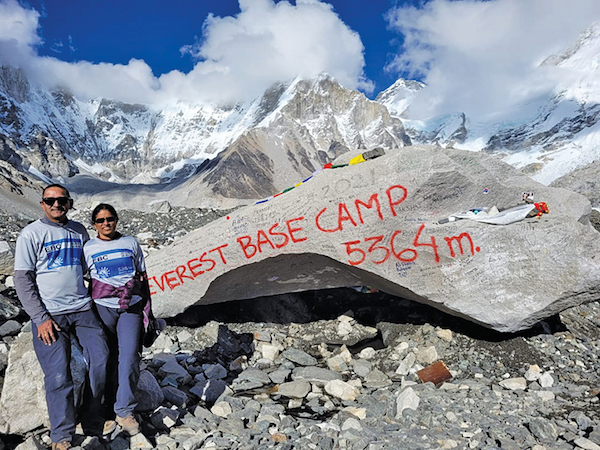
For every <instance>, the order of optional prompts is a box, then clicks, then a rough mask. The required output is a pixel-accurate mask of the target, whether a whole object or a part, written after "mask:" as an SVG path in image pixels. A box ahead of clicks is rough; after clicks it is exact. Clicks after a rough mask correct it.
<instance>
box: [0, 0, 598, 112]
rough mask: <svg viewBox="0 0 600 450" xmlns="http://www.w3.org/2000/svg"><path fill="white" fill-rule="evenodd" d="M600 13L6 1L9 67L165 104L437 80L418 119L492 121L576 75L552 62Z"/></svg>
mask: <svg viewBox="0 0 600 450" xmlns="http://www.w3.org/2000/svg"><path fill="white" fill-rule="evenodd" d="M598 23H600V0H572V1H568V0H362V1H359V0H329V1H326V0H277V1H275V0H218V1H206V0H170V1H167V0H163V1H159V0H119V1H117V0H102V1H97V0H96V1H92V0H87V1H86V0H79V1H71V0H27V2H26V0H0V65H7V66H12V67H17V68H20V69H21V70H23V71H24V73H25V74H26V75H27V77H28V79H30V80H31V81H32V82H38V83H41V84H42V85H44V86H46V87H48V88H55V87H61V88H64V89H67V90H69V91H70V92H72V93H73V94H74V95H75V96H76V97H77V98H78V99H80V100H82V101H87V100H90V99H95V98H100V97H102V98H109V99H113V100H119V101H123V102H129V103H143V104H147V105H156V106H157V107H163V106H164V105H168V104H173V103H176V102H187V103H194V102H202V103H206V102H208V103H214V104H218V105H231V104H233V103H235V102H239V101H246V100H250V99H252V98H256V96H259V95H261V94H262V93H263V92H264V90H265V89H267V88H268V87H270V86H272V85H273V84H274V83H276V82H289V81H291V80H293V79H294V78H296V77H304V78H309V77H314V76H317V75H318V74H320V73H323V72H326V73H329V74H330V75H332V76H333V77H335V78H336V80H337V81H338V82H339V83H340V84H342V85H343V86H344V87H346V88H350V89H357V90H360V91H362V92H364V93H365V94H366V95H368V96H369V97H371V98H373V97H374V96H375V95H376V94H377V93H378V92H379V91H380V90H382V89H385V88H387V87H388V86H390V85H391V84H392V83H393V82H394V81H395V80H396V79H397V78H398V77H400V76H403V77H405V78H409V79H419V80H421V81H423V82H424V83H425V84H426V85H427V87H426V88H425V89H423V90H422V91H419V94H418V95H417V96H415V98H414V99H413V100H412V101H411V108H410V118H412V119H427V118H430V117H433V116H438V115H441V114H448V113H456V112H464V113H466V114H467V115H468V116H472V117H479V116H481V117H483V116H486V115H487V116H490V115H493V114H494V113H495V112H496V111H499V110H502V109H506V108H507V107H512V108H513V109H515V110H517V109H518V108H520V105H523V104H526V103H527V102H529V103H530V104H533V103H535V100H536V99H540V98H547V96H548V94H549V93H550V92H556V91H559V90H560V88H561V86H562V85H563V84H564V85H567V84H569V83H573V82H576V81H577V79H578V77H581V76H582V74H580V73H578V71H577V70H575V69H573V68H564V67H560V66H557V67H555V68H553V69H552V70H551V69H550V68H549V66H548V65H544V64H542V63H543V62H544V61H545V60H546V59H547V58H548V57H549V56H551V55H554V54H557V53H561V52H565V51H566V50H568V49H569V48H571V47H572V46H574V45H576V43H577V41H578V39H579V38H580V36H581V33H582V32H584V31H585V30H586V29H588V28H589V27H591V26H593V25H594V24H598ZM598 30H600V28H598ZM598 32H600V31H598ZM599 59H600V58H599ZM598 63H599V64H600V61H598Z"/></svg>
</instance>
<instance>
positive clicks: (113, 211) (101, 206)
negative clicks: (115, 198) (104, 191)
mask: <svg viewBox="0 0 600 450" xmlns="http://www.w3.org/2000/svg"><path fill="white" fill-rule="evenodd" d="M103 210H106V211H108V212H109V213H111V214H112V215H113V216H114V217H115V219H117V220H119V215H118V214H117V210H116V209H115V208H113V206H112V205H109V204H108V203H100V204H99V205H98V206H96V207H95V208H94V210H93V211H92V223H94V220H96V217H97V216H98V213H99V212H100V211H103Z"/></svg>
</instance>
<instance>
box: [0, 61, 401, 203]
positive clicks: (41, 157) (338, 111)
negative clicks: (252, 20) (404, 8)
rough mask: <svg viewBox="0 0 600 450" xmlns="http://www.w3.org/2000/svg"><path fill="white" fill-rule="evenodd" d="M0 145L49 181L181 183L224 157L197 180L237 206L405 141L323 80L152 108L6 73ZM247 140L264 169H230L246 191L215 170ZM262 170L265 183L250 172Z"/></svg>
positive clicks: (360, 101)
mask: <svg viewBox="0 0 600 450" xmlns="http://www.w3.org/2000/svg"><path fill="white" fill-rule="evenodd" d="M0 139H1V140H2V141H4V143H5V148H8V149H11V151H10V158H11V159H12V160H13V161H14V162H15V163H16V164H17V165H18V166H20V167H21V168H24V169H28V170H29V171H30V172H33V173H35V174H37V175H40V176H45V177H47V178H52V179H56V178H60V177H62V178H68V177H71V176H73V175H75V174H76V173H78V172H86V173H92V174H95V175H97V176H98V177H100V178H102V179H104V180H107V181H112V182H125V183H136V182H141V183H148V182H154V183H156V182H165V181H173V180H176V179H182V178H186V177H188V176H190V175H191V174H193V173H195V172H196V169H197V167H198V166H199V165H200V164H201V163H203V162H207V161H209V160H211V159H213V158H215V157H216V156H217V155H218V154H220V152H225V151H226V150H228V152H225V153H224V154H223V155H221V156H220V157H219V159H218V160H216V161H215V162H214V163H213V164H210V165H207V164H206V163H205V165H204V167H205V168H206V170H205V172H206V173H203V176H204V177H205V178H207V180H209V182H210V183H211V185H213V190H214V191H215V192H218V193H219V194H221V195H224V196H231V195H235V196H238V197H241V198H249V197H253V196H255V195H264V194H267V193H271V194H272V193H273V190H277V189H281V188H283V187H284V184H282V183H288V182H296V181H297V180H298V179H302V177H306V176H307V175H310V174H311V173H312V172H313V171H314V170H316V169H317V168H318V167H321V166H322V165H323V164H325V163H327V162H330V161H331V160H332V159H333V158H335V157H336V156H338V155H339V154H340V153H341V152H345V151H348V150H349V149H352V150H358V149H369V148H373V147H376V146H386V147H390V146H391V147H398V146H402V145H406V144H408V143H410V140H409V139H408V137H407V136H406V134H405V132H404V129H403V126H402V123H401V121H400V120H399V119H397V118H393V117H391V116H390V115H389V113H388V111H387V110H386V109H385V107H383V106H382V105H380V104H378V103H376V102H373V101H370V100H368V99H367V98H366V97H365V96H364V95H362V94H360V93H358V92H356V91H352V90H348V89H345V88H342V87H341V86H340V85H339V84H338V83H337V82H336V81H335V80H334V79H333V78H331V77H329V76H327V75H322V76H321V77H318V78H315V79H312V80H300V79H298V80H295V81H293V82H291V83H289V84H279V85H276V86H273V87H272V88H271V89H269V90H267V91H266V92H265V93H264V94H263V95H262V96H261V97H259V98H257V99H255V100H254V101H252V102H249V103H245V104H237V105H233V106H230V107H218V106H214V105H207V104H183V103H177V104H172V105H167V106H164V107H163V108H161V109H158V108H156V107H151V106H148V105H139V104H125V103H120V102H115V101H110V100H106V99H97V100H93V101H89V102H82V101H79V100H78V99H76V98H74V97H73V96H72V95H70V94H69V93H68V92H66V91H63V90H56V91H53V92H48V91H46V90H44V89H42V88H40V87H39V86H34V85H32V84H31V83H29V82H28V80H27V79H25V77H24V76H23V74H22V72H21V71H19V70H15V69H10V68H2V69H1V71H0ZM253 142H254V143H255V144H256V145H255V148H254V149H253V151H255V152H258V153H261V154H262V153H264V154H268V155H270V156H268V157H267V158H268V159H271V160H272V162H268V161H265V160H264V157H263V156H262V155H261V156H260V158H259V159H260V160H261V161H262V162H263V163H264V164H259V165H258V166H257V167H252V168H250V167H248V168H246V169H244V167H241V166H240V165H239V164H238V165H236V169H235V171H236V172H239V171H240V170H241V171H244V170H245V172H246V173H247V177H248V180H247V182H248V183H250V186H246V185H245V184H244V183H241V184H240V182H239V180H236V181H235V182H233V181H231V180H224V179H222V177H223V175H224V173H226V172H227V171H228V170H231V169H224V168H222V166H223V164H225V161H228V164H231V160H232V156H231V154H236V155H238V156H239V155H240V152H245V151H247V150H248V149H249V148H251V147H252V144H251V143H253ZM6 159H8V155H7V158H6ZM273 161H274V162H273ZM269 167H270V168H271V170H272V171H273V173H272V174H270V175H269V176H265V174H264V173H262V174H260V175H258V174H257V171H258V172H261V171H265V170H269ZM233 178H235V177H233ZM256 179H260V183H259V184H261V185H262V186H261V187H260V188H258V187H257V186H256V185H255V184H256V183H254V184H253V181H252V180H256ZM231 183H234V184H237V185H239V186H238V188H237V189H234V190H235V192H230V189H232V188H231V186H229V187H226V186H228V185H229V184H231ZM248 188H249V189H248Z"/></svg>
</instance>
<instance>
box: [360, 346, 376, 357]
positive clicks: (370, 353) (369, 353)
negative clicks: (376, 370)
mask: <svg viewBox="0 0 600 450" xmlns="http://www.w3.org/2000/svg"><path fill="white" fill-rule="evenodd" d="M376 354H377V351H376V350H375V349H374V348H373V347H365V348H363V349H362V350H361V351H360V353H359V354H358V356H359V357H360V358H362V359H372V358H374V357H375V355H376Z"/></svg>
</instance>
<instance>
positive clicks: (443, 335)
mask: <svg viewBox="0 0 600 450" xmlns="http://www.w3.org/2000/svg"><path fill="white" fill-rule="evenodd" d="M435 334H436V335H437V337H439V338H440V339H442V340H443V341H446V342H452V330H446V329H438V330H436V332H435Z"/></svg>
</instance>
